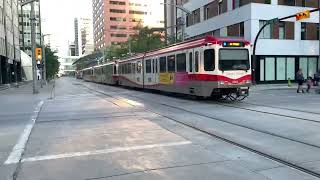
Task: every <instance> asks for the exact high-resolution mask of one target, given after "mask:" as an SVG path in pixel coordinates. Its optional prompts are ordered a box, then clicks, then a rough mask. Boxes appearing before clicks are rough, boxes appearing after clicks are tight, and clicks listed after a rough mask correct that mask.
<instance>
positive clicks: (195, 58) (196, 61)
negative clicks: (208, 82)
mask: <svg viewBox="0 0 320 180" xmlns="http://www.w3.org/2000/svg"><path fill="white" fill-rule="evenodd" d="M194 56H195V57H194V71H195V72H199V51H197V52H196V53H195V54H194Z"/></svg>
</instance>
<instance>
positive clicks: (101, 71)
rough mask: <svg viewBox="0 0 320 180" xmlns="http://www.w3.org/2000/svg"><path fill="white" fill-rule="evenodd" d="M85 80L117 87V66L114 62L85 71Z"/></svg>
mask: <svg viewBox="0 0 320 180" xmlns="http://www.w3.org/2000/svg"><path fill="white" fill-rule="evenodd" d="M82 71H83V79H84V80H85V81H91V82H96V83H102V84H110V85H116V84H118V80H117V74H118V72H117V65H116V64H115V63H114V62H111V63H107V64H103V65H98V66H94V67H90V68H86V69H83V70H82Z"/></svg>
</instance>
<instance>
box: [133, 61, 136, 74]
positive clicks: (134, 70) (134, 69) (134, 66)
mask: <svg viewBox="0 0 320 180" xmlns="http://www.w3.org/2000/svg"><path fill="white" fill-rule="evenodd" d="M135 73H136V63H132V74H135Z"/></svg>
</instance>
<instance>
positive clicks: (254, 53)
mask: <svg viewBox="0 0 320 180" xmlns="http://www.w3.org/2000/svg"><path fill="white" fill-rule="evenodd" d="M319 10H320V8H316V9H312V10H310V11H308V12H309V13H312V12H316V11H319ZM302 13H304V12H302ZM300 14H301V13H298V14H293V15H290V16H286V17H283V18H280V19H278V18H274V19H271V20H269V21H267V22H266V24H264V25H263V26H262V27H261V28H260V30H259V31H258V34H257V36H256V38H255V39H254V44H253V52H252V68H251V69H252V83H253V84H256V73H255V69H256V63H257V56H256V48H257V43H258V39H259V36H260V34H261V33H262V31H263V30H264V28H265V27H267V26H268V25H270V24H274V23H278V22H281V21H283V20H286V19H290V18H294V17H297V15H300ZM319 24H320V14H319ZM319 31H320V30H319ZM319 35H320V34H319ZM319 58H320V42H319Z"/></svg>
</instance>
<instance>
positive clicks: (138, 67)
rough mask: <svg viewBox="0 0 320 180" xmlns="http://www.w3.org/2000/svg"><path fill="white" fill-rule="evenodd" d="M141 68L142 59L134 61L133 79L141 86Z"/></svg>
mask: <svg viewBox="0 0 320 180" xmlns="http://www.w3.org/2000/svg"><path fill="white" fill-rule="evenodd" d="M142 70H143V63H142V60H138V61H136V73H135V77H136V79H135V81H136V82H137V84H138V85H139V86H142V87H143V74H144V72H143V71H142Z"/></svg>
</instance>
